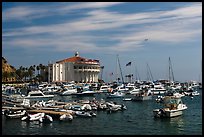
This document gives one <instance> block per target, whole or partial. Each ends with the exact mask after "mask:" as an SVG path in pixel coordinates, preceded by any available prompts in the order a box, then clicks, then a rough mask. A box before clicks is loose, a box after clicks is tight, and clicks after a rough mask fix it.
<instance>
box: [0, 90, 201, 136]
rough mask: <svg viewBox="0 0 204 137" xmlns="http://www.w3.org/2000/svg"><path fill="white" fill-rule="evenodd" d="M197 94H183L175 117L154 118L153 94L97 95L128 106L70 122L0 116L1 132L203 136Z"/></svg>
mask: <svg viewBox="0 0 204 137" xmlns="http://www.w3.org/2000/svg"><path fill="white" fill-rule="evenodd" d="M198 91H199V93H200V95H199V96H194V97H193V98H190V97H189V96H185V97H182V101H183V102H184V103H185V104H186V105H187V107H188V109H187V110H184V112H183V115H181V116H178V117H174V118H163V119H160V118H154V116H153V109H155V108H161V107H162V104H160V103H156V101H155V98H156V96H155V97H153V99H152V100H145V101H139V102H136V101H123V100H122V98H106V97H105V96H104V95H103V94H97V95H95V96H94V97H95V98H96V99H101V98H103V99H104V100H106V101H109V100H112V101H114V102H117V103H118V104H124V105H126V106H127V110H124V111H118V112H114V113H110V114H109V113H107V111H96V114H97V116H96V117H92V118H78V117H77V118H74V119H73V120H72V121H59V120H58V119H54V121H53V122H52V123H49V124H48V123H39V122H37V121H36V122H25V121H21V120H20V119H6V117H5V116H4V115H2V134H3V135H202V90H198ZM55 98H56V99H57V100H61V101H73V100H79V99H92V98H93V97H80V98H79V97H71V96H57V97H55Z"/></svg>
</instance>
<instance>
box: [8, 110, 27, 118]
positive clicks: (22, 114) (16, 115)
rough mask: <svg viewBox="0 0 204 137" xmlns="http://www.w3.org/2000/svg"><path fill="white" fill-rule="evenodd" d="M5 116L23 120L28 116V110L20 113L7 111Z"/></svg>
mask: <svg viewBox="0 0 204 137" xmlns="http://www.w3.org/2000/svg"><path fill="white" fill-rule="evenodd" d="M4 114H5V116H6V117H7V118H21V117H23V116H25V115H26V110H18V111H11V110H5V111H4Z"/></svg>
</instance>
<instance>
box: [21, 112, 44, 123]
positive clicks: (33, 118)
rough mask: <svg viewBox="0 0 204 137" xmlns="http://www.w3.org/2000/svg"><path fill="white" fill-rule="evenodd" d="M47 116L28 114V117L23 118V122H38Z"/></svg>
mask: <svg viewBox="0 0 204 137" xmlns="http://www.w3.org/2000/svg"><path fill="white" fill-rule="evenodd" d="M44 116H45V113H36V114H28V115H27V116H24V117H22V118H21V120H22V121H25V120H26V121H36V120H39V119H40V118H43V117H44Z"/></svg>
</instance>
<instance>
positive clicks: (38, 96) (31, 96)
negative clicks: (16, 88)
mask: <svg viewBox="0 0 204 137" xmlns="http://www.w3.org/2000/svg"><path fill="white" fill-rule="evenodd" d="M53 97H54V95H45V94H44V93H43V92H42V91H40V90H34V91H30V92H29V93H28V96H25V97H24V98H25V99H41V98H53Z"/></svg>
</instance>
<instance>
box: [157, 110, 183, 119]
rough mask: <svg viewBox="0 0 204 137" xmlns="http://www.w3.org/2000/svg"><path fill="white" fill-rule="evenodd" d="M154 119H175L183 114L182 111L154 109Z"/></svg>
mask: <svg viewBox="0 0 204 137" xmlns="http://www.w3.org/2000/svg"><path fill="white" fill-rule="evenodd" d="M153 114H154V117H167V118H172V117H177V116H181V115H182V114H183V110H167V111H165V110H163V111H162V110H161V109H155V110H153Z"/></svg>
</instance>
